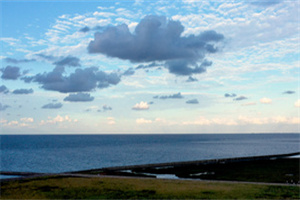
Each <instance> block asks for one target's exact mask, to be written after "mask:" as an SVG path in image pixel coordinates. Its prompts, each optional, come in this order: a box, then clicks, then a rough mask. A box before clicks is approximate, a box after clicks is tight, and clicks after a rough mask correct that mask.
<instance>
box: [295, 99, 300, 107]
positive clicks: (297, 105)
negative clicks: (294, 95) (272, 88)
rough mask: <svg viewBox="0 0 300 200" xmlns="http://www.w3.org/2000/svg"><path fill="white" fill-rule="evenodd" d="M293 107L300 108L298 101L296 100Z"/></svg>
mask: <svg viewBox="0 0 300 200" xmlns="http://www.w3.org/2000/svg"><path fill="white" fill-rule="evenodd" d="M294 105H295V107H300V99H298V100H297V101H296V102H295V104H294Z"/></svg>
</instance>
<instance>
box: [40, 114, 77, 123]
mask: <svg viewBox="0 0 300 200" xmlns="http://www.w3.org/2000/svg"><path fill="white" fill-rule="evenodd" d="M63 122H77V120H76V119H74V120H72V119H71V118H70V117H69V116H68V115H65V116H60V115H57V116H56V117H54V118H53V117H48V119H47V120H42V121H41V123H40V124H41V125H44V124H58V123H63Z"/></svg>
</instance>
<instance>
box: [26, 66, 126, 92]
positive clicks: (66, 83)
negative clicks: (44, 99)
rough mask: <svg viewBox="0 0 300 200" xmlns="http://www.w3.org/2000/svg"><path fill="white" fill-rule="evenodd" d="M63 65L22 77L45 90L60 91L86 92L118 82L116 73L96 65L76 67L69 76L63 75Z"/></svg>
mask: <svg viewBox="0 0 300 200" xmlns="http://www.w3.org/2000/svg"><path fill="white" fill-rule="evenodd" d="M63 73H64V67H63V66H57V67H55V68H54V69H53V70H52V71H51V72H45V73H42V74H37V75H35V76H32V77H24V78H23V80H24V81H25V82H31V81H33V82H37V83H39V84H41V85H42V88H44V89H45V90H53V91H58V92H62V93H68V92H87V91H92V90H94V89H95V88H106V87H109V86H110V85H116V84H118V83H119V82H120V80H121V79H120V75H119V74H117V73H114V72H112V73H106V72H103V71H100V70H98V68H96V67H90V68H84V69H76V70H75V72H73V73H71V74H70V75H69V76H65V75H63Z"/></svg>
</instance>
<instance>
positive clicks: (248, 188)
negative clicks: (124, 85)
mask: <svg viewBox="0 0 300 200" xmlns="http://www.w3.org/2000/svg"><path fill="white" fill-rule="evenodd" d="M299 198H300V196H299V187H298V186H268V185H255V184H236V183H213V182H200V181H190V180H158V179H134V178H71V177H46V178H38V179H31V180H19V181H9V182H2V183H1V199H299Z"/></svg>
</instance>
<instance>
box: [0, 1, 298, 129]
mask: <svg viewBox="0 0 300 200" xmlns="http://www.w3.org/2000/svg"><path fill="white" fill-rule="evenodd" d="M299 4H300V1H298V0H282V1H281V0H259V1H256V0H253V1H252V0H248V1H246V0H240V1H238V0H237V1H229V0H216V1H208V0H207V1H206V0H204V1H198V0H182V1H179V0H177V1H176V0H175V1H171V0H160V1H149V0H135V1H134V0H126V1H108V0H104V1H98V2H97V1H66V0H65V1H14V0H12V1H1V2H0V6H1V7H0V8H1V20H0V21H1V33H0V43H1V54H0V60H1V67H0V80H1V82H0V126H1V129H0V131H1V133H2V134H84V133H88V134H91V133H97V134H113V133H118V134H123V133H124V134H125V133H126V134H134V133H166V134H169V133H291V132H296V133H299V132H300V131H299V130H300V126H299V124H300V117H299V107H300V97H299V93H300V91H299V67H300V62H299V51H300V48H299V47H300V42H299V40H300V32H299V28H300V14H299V13H300V12H299V9H300V5H299Z"/></svg>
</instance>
